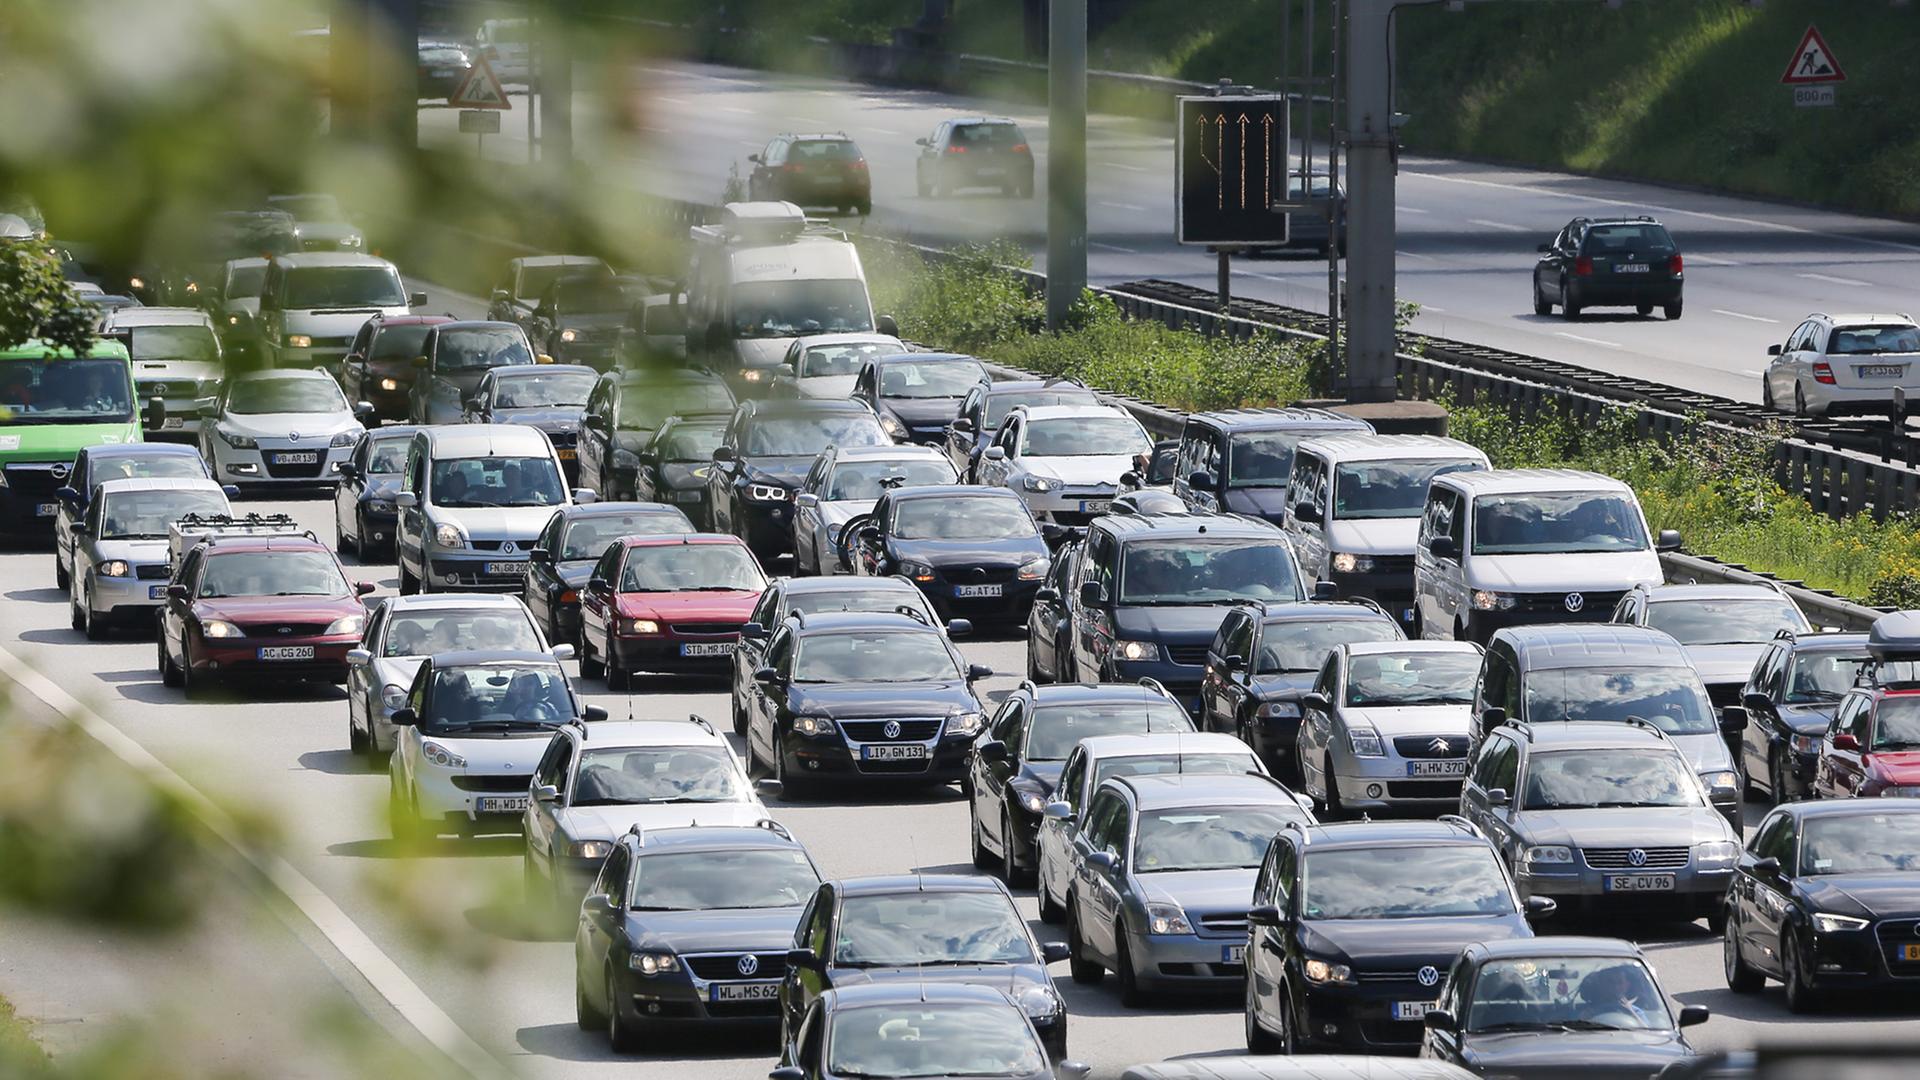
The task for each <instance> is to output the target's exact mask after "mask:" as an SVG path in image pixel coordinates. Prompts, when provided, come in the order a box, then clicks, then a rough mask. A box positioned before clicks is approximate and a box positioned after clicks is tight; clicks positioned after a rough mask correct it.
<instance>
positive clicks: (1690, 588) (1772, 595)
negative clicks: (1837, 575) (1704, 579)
mask: <svg viewBox="0 0 1920 1080" xmlns="http://www.w3.org/2000/svg"><path fill="white" fill-rule="evenodd" d="M1646 593H1647V602H1648V603H1650V604H1665V603H1669V602H1671V601H1675V600H1786V601H1787V602H1788V603H1792V601H1791V600H1789V599H1788V597H1787V594H1786V593H1783V592H1781V591H1780V590H1779V589H1776V588H1774V587H1773V586H1771V585H1742V584H1739V583H1736V582H1728V583H1726V584H1718V585H1655V586H1653V587H1652V588H1650V589H1648V590H1646Z"/></svg>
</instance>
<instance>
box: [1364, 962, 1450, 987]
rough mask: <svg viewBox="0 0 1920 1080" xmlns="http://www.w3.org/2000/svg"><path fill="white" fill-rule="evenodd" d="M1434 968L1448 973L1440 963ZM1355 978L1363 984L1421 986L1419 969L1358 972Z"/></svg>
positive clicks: (1445, 966)
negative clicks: (1409, 984)
mask: <svg viewBox="0 0 1920 1080" xmlns="http://www.w3.org/2000/svg"><path fill="white" fill-rule="evenodd" d="M1433 966H1434V969H1435V970H1437V971H1439V972H1440V973H1442V974H1445V973H1446V970H1447V965H1446V964H1445V963H1439V964H1435V965H1433ZM1353 977H1354V978H1355V979H1358V980H1359V981H1361V982H1363V983H1412V984H1413V985H1415V986H1418V985H1420V969H1419V968H1407V969H1405V970H1404V971H1398V970H1396V971H1356V972H1354V973H1353Z"/></svg>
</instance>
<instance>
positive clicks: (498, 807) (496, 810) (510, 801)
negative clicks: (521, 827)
mask: <svg viewBox="0 0 1920 1080" xmlns="http://www.w3.org/2000/svg"><path fill="white" fill-rule="evenodd" d="M473 803H474V808H475V809H477V810H479V811H480V812H481V813H483V814H513V813H518V812H520V811H522V810H525V809H526V808H527V797H526V796H525V795H482V796H480V797H479V798H478V799H475V800H474V801H473Z"/></svg>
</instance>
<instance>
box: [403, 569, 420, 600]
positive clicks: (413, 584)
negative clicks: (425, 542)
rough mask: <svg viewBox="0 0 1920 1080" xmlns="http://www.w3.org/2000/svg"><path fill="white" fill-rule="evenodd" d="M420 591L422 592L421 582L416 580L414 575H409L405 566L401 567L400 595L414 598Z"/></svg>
mask: <svg viewBox="0 0 1920 1080" xmlns="http://www.w3.org/2000/svg"><path fill="white" fill-rule="evenodd" d="M419 591H420V582H419V580H418V579H416V578H415V577H414V576H413V575H412V574H410V573H408V572H407V568H406V567H405V566H404V565H403V566H401V567H400V595H401V596H412V595H414V594H416V593H418V592H419Z"/></svg>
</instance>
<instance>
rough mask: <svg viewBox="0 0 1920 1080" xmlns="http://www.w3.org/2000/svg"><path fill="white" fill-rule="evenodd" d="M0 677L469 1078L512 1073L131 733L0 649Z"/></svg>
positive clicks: (334, 908) (313, 889)
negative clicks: (310, 929) (174, 807)
mask: <svg viewBox="0 0 1920 1080" xmlns="http://www.w3.org/2000/svg"><path fill="white" fill-rule="evenodd" d="M0 674H5V675H6V677H7V678H8V679H11V680H12V681H13V683H14V684H15V685H16V686H19V687H21V688H22V689H24V690H26V691H27V693H29V694H32V695H33V696H34V697H36V698H39V699H40V701H41V702H42V703H44V704H45V705H46V706H47V707H48V708H50V709H52V710H53V711H55V712H57V713H59V714H60V715H61V716H63V717H65V718H66V719H67V720H68V721H70V722H71V723H73V724H75V725H76V726H78V727H79V728H80V729H81V730H82V731H85V732H86V733H87V735H88V736H89V737H90V738H92V739H93V740H94V741H95V742H98V743H99V744H100V745H102V746H103V747H105V748H106V749H107V751H108V752H109V753H111V754H113V756H115V757H117V758H119V759H120V760H121V761H122V762H124V763H125V764H126V765H127V767H128V768H131V769H133V770H134V771H135V772H138V773H142V774H144V775H145V776H146V777H147V779H148V780H150V781H152V782H153V783H155V784H157V785H159V786H161V787H165V788H167V789H169V790H171V791H172V792H173V793H174V794H175V795H177V796H179V797H180V798H181V799H182V800H183V801H184V802H185V803H186V805H187V806H188V808H189V809H191V810H192V812H193V814H194V816H196V817H197V818H199V819H200V823H201V825H203V826H204V827H205V828H206V829H207V831H208V832H210V833H212V834H214V835H215V836H217V837H219V838H220V839H221V840H222V841H224V842H226V843H227V844H229V845H231V846H232V847H233V849H234V850H235V851H236V852H238V853H239V855H240V857H241V858H243V859H245V860H246V861H247V862H248V863H249V864H250V865H252V866H253V868H254V869H255V870H256V871H258V872H259V873H260V874H261V875H262V876H264V877H265V878H267V879H268V880H269V881H271V882H273V884H274V887H275V888H277V889H279V890H280V891H281V892H282V893H284V894H286V897H287V899H289V900H291V901H293V904H294V906H295V907H297V908H299V909H300V913H301V914H302V915H305V916H306V917H307V919H308V920H309V921H311V922H312V923H313V925H314V928H315V929H317V930H319V931H320V933H321V934H323V935H325V936H326V939H327V940H328V941H329V942H331V943H332V945H333V947H334V948H336V949H338V950H340V955H341V956H343V957H345V958H346V960H347V962H348V963H350V964H352V965H353V967H354V970H356V971H358V972H359V973H360V975H361V977H362V978H364V979H366V980H367V983H368V984H369V985H371V986H372V987H373V989H374V992H375V993H378V994H379V995H380V996H381V997H382V998H384V999H386V1002H387V1004H389V1005H391V1006H393V1009H394V1011H395V1012H397V1013H399V1014H400V1015H401V1016H402V1017H404V1018H405V1019H406V1021H407V1022H408V1023H409V1024H412V1025H413V1026H414V1028H415V1030H417V1031H419V1032H420V1034H421V1035H423V1036H425V1037H426V1038H427V1040H428V1041H429V1042H431V1043H432V1044H433V1045H434V1047H435V1048H437V1049H438V1050H439V1051H440V1052H441V1053H443V1054H445V1055H446V1056H447V1057H448V1058H450V1059H452V1061H453V1063H454V1064H455V1065H457V1066H459V1067H460V1068H461V1069H463V1070H465V1071H466V1072H468V1073H469V1074H471V1075H473V1076H479V1077H498V1078H501V1080H505V1078H508V1077H511V1076H512V1073H511V1072H509V1071H508V1070H507V1068H506V1067H505V1066H504V1065H502V1064H501V1063H500V1062H499V1060H498V1059H496V1058H495V1057H494V1056H493V1055H492V1054H490V1053H488V1052H487V1049H486V1048H485V1047H483V1046H481V1045H480V1044H479V1043H478V1042H476V1041H474V1039H473V1037H472V1036H471V1035H468V1034H467V1033H466V1032H465V1031H463V1030H461V1027H460V1025H459V1024H457V1023H455V1022H454V1019H453V1017H451V1016H448V1015H447V1014H446V1012H445V1010H443V1009H441V1008H440V1006H438V1005H436V1004H434V1002H433V999H432V998H430V997H428V996H427V993H426V991H424V990H422V989H420V986H419V984H418V983H416V982H414V981H413V979H412V978H410V977H409V976H408V975H407V973H406V972H404V971H402V970H401V969H400V965H399V964H396V963H394V961H393V958H392V957H389V956H388V955H387V954H386V953H384V952H381V951H380V946H378V945H375V944H374V943H373V939H372V938H370V937H368V936H367V934H366V931H364V930H362V929H360V927H359V925H358V924H356V923H355V922H354V921H353V919H352V918H350V917H349V916H348V915H347V913H346V912H345V911H342V910H341V909H340V905H338V904H336V903H334V901H333V899H332V898H331V897H329V896H328V895H327V894H326V893H324V892H322V891H320V887H319V886H317V885H315V884H314V883H313V882H312V881H310V880H308V879H307V877H306V875H304V874H302V873H301V872H300V871H298V870H296V869H294V868H293V864H292V863H289V862H287V860H285V859H283V858H280V857H279V856H277V855H270V854H267V853H265V852H262V851H260V850H258V849H257V848H255V847H254V846H253V845H252V844H250V843H248V842H246V841H245V840H243V839H242V837H241V834H240V830H239V828H238V827H237V826H235V824H234V822H233V820H232V819H231V818H229V817H228V816H227V815H226V813H225V812H224V811H222V810H221V809H220V808H219V807H217V806H215V805H214V803H213V802H212V800H210V799H208V798H207V797H206V795H205V794H203V793H202V792H201V791H200V789H198V788H196V787H194V786H193V785H192V784H189V783H187V782H186V781H185V780H183V779H181V777H180V774H179V773H176V772H174V771H173V770H172V769H170V768H168V767H167V766H166V764H165V763H163V762H162V761H161V760H160V759H159V758H157V757H155V756H153V753H152V751H150V750H148V749H147V748H146V747H144V746H142V745H140V743H139V742H137V741H135V740H134V738H133V737H132V736H131V735H128V734H127V733H126V732H124V731H121V730H120V729H119V728H117V727H114V726H113V725H112V724H110V723H108V722H107V721H105V720H103V719H101V717H100V715H99V714H98V713H96V712H94V711H93V710H92V709H90V708H88V707H86V706H85V705H82V704H81V703H80V702H79V701H78V700H77V699H76V698H74V697H73V695H71V694H69V693H67V692H66V691H65V690H62V689H61V688H60V687H59V686H57V685H55V684H54V683H53V681H52V680H50V679H48V678H47V677H46V676H44V675H42V674H40V673H39V672H38V671H36V670H34V669H33V668H32V667H29V666H28V665H27V663H26V662H25V661H23V660H21V659H20V658H19V657H18V656H15V655H14V654H13V653H12V652H11V651H9V650H6V649H0Z"/></svg>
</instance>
